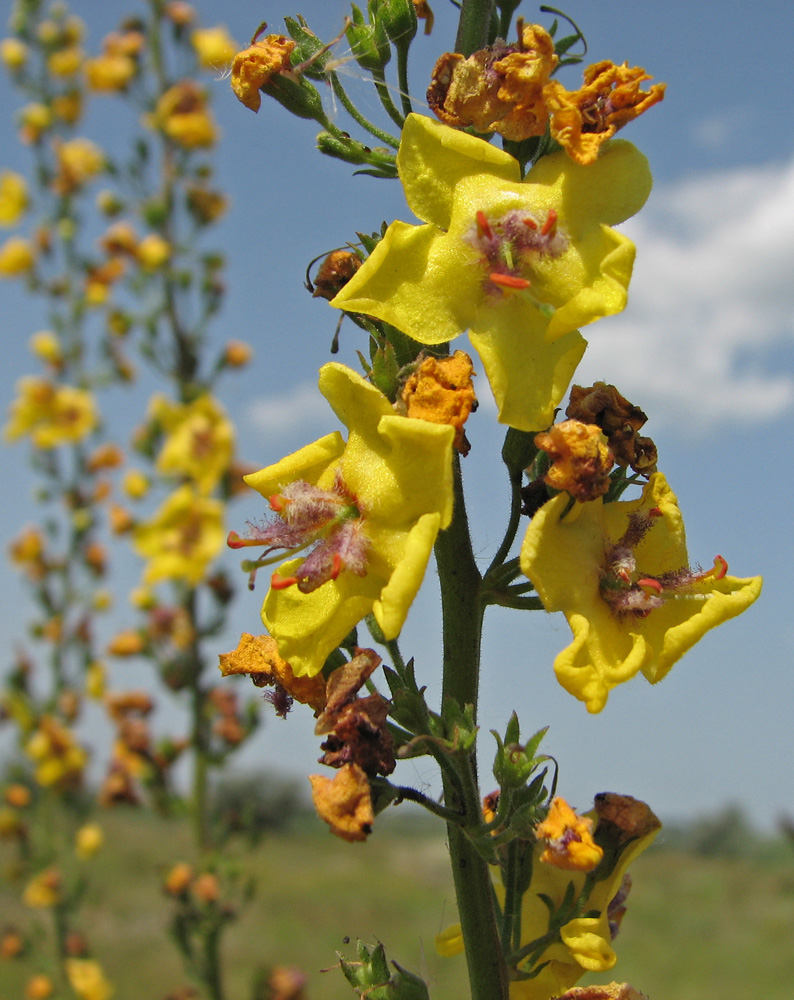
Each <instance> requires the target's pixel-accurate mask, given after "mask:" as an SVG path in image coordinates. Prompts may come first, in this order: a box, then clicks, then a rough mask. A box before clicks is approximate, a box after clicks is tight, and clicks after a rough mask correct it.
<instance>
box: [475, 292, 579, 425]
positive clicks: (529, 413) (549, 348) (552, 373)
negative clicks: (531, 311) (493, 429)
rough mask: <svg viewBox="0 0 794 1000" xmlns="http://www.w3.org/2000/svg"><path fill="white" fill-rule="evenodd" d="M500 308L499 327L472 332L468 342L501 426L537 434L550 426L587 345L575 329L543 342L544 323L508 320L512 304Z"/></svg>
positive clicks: (493, 325)
mask: <svg viewBox="0 0 794 1000" xmlns="http://www.w3.org/2000/svg"><path fill="white" fill-rule="evenodd" d="M504 306H505V307H506V308H505V309H504V312H503V313H502V314H499V317H498V322H497V323H494V324H492V325H489V327H488V328H487V329H483V330H478V331H477V332H476V333H475V332H474V331H471V332H470V334H469V339H470V340H471V342H472V344H473V345H474V348H475V349H476V351H477V353H478V354H479V356H480V360H481V361H482V364H483V368H484V369H485V373H486V375H487V376H488V382H489V383H490V386H491V391H492V392H493V394H494V399H495V400H496V405H497V406H498V408H499V421H500V423H503V424H508V425H509V426H510V427H516V428H518V430H522V431H537V430H541V429H542V428H544V427H548V426H549V424H551V423H552V422H553V420H554V410H555V409H556V407H558V406H559V405H560V402H561V400H562V398H563V396H564V395H565V393H566V392H567V390H568V386H569V384H570V381H571V378H572V377H573V373H574V372H575V371H576V367H577V365H578V364H579V362H580V361H581V360H582V355H583V354H584V352H585V348H586V347H587V341H586V340H585V339H584V338H583V337H582V336H581V334H579V333H578V332H577V331H575V330H574V331H573V332H571V333H566V334H564V335H563V336H561V337H558V338H557V339H556V340H555V341H554V343H551V344H550V343H547V342H546V340H545V329H544V324H542V323H540V322H538V323H535V324H532V323H527V322H526V318H525V316H518V317H516V319H515V321H514V322H512V321H511V320H512V313H513V309H512V303H511V302H505V303H504ZM516 311H518V310H516ZM522 320H523V322H522Z"/></svg>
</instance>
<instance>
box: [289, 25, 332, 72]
mask: <svg viewBox="0 0 794 1000" xmlns="http://www.w3.org/2000/svg"><path fill="white" fill-rule="evenodd" d="M284 23H285V24H286V26H287V32H288V33H289V36H290V38H291V39H292V40H293V42H295V48H294V49H293V50H292V55H291V56H290V61H291V63H292V65H293V66H298V65H303V69H302V71H301V72H302V73H303V75H304V76H308V77H310V78H311V79H312V80H323V79H325V64H326V63H327V62H328V60H329V59H330V58H331V53H330V51H325V52H323V49H324V48H326V46H325V43H324V42H323V41H322V39H321V38H318V37H317V35H315V33H314V32H313V31H312V30H311V29H310V28H309V27H308V25H307V24H306V23H305V22H304V20H303V18H300V19H299V20H298V21H296V20H295V18H294V17H285V18H284ZM320 53H322V55H321V54H320ZM306 63H309V65H305V64H306Z"/></svg>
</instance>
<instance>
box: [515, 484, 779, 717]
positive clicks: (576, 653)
mask: <svg viewBox="0 0 794 1000" xmlns="http://www.w3.org/2000/svg"><path fill="white" fill-rule="evenodd" d="M568 503H569V500H568V497H567V496H566V495H565V494H560V495H559V496H557V497H555V498H554V499H553V500H551V501H549V502H548V503H547V504H545V505H544V506H543V507H541V508H540V510H539V511H538V512H537V513H536V514H535V516H534V517H533V518H532V521H531V522H530V525H529V530H528V531H527V534H526V537H525V539H524V544H523V546H522V549H521V569H522V571H523V572H524V573H525V574H526V575H527V576H528V577H529V578H530V580H531V581H532V583H533V584H534V585H535V589H536V590H537V592H538V595H539V596H540V599H541V600H542V601H543V605H544V607H545V608H546V610H547V611H562V612H564V614H565V617H566V618H567V619H568V624H569V625H570V627H571V631H572V632H573V636H574V640H573V642H572V643H571V645H570V646H568V648H567V649H564V650H563V651H562V652H561V653H560V654H559V655H558V656H557V658H556V660H555V662H554V669H555V672H556V674H557V679H558V680H559V682H560V683H561V684H562V686H563V687H564V688H565V689H566V690H567V691H569V692H570V693H571V694H573V695H575V696H576V697H577V698H579V699H580V700H581V701H584V702H585V704H586V706H587V710H588V711H589V712H600V711H601V709H602V708H603V707H604V705H605V704H606V701H607V696H608V694H609V692H610V690H611V689H612V688H613V687H616V686H617V685H618V684H621V683H623V681H627V680H629V679H630V678H632V677H633V676H634V675H635V674H636V673H638V672H639V671H640V670H641V671H642V673H643V674H644V675H645V677H646V678H647V679H648V680H649V681H650V682H651V683H652V684H655V683H656V682H657V681H660V680H661V679H662V678H663V677H664V676H665V675H666V674H667V672H668V671H669V670H670V668H671V667H672V665H673V664H674V663H675V662H676V660H678V659H679V658H680V657H681V656H682V655H683V654H684V653H685V652H686V651H687V650H688V649H689V648H690V647H691V646H694V644H695V643H696V642H698V641H699V640H700V639H701V638H702V637H703V636H704V635H705V633H706V632H707V631H708V630H709V629H711V628H714V627H715V626H716V625H720V624H721V623H722V622H724V621H727V619H728V618H733V617H734V616H735V615H738V614H741V612H742V611H744V610H745V609H746V608H748V607H749V606H750V605H751V604H752V603H753V602H754V601H755V600H756V598H757V597H758V595H759V594H760V593H761V577H760V576H756V577H751V578H749V579H737V578H736V577H733V576H726V575H725V573H726V571H727V564H726V563H725V560H724V559H722V557H721V556H718V557H717V559H716V560H715V568H714V569H713V570H711V571H709V572H708V573H699V572H695V571H693V570H690V569H689V557H688V555H687V549H686V540H685V535H684V524H683V520H682V518H681V512H680V511H679V509H678V501H677V500H676V497H675V495H674V494H673V492H672V490H671V489H670V487H669V486H668V485H667V481H666V479H665V478H664V476H662V475H661V474H660V473H654V475H653V476H651V479H650V480H649V482H648V484H647V486H646V487H645V489H644V491H643V494H642V496H641V497H640V499H638V500H631V501H621V502H618V503H608V504H605V503H604V502H603V500H602V499H601V498H599V499H597V500H592V501H591V502H589V503H585V504H576V505H575V506H574V507H573V509H571V510H570V511H568V513H567V514H566V513H565V511H566V508H567V505H568Z"/></svg>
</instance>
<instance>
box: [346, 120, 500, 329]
mask: <svg viewBox="0 0 794 1000" xmlns="http://www.w3.org/2000/svg"><path fill="white" fill-rule="evenodd" d="M461 134H462V133H461ZM481 280H482V276H481V275H480V274H479V273H478V271H477V270H475V269H473V268H472V266H471V253H470V249H469V248H468V247H466V246H465V245H464V244H463V243H462V242H460V241H451V240H448V239H446V238H444V235H443V234H442V233H441V232H440V231H439V230H438V229H437V228H436V227H435V226H409V225H407V224H406V223H404V222H393V223H392V224H391V225H390V226H389V228H388V229H387V230H386V234H385V236H384V237H383V239H382V240H381V241H380V243H379V244H378V245H377V246H376V247H375V249H374V250H373V252H372V254H371V255H370V256H369V257H368V258H367V261H366V263H365V265H364V267H362V268H361V269H360V270H359V271H358V272H357V273H356V274H355V275H354V276H353V278H351V279H350V281H349V282H348V283H347V284H346V285H345V286H344V288H342V290H341V291H340V292H339V294H338V295H336V297H335V298H333V299H332V300H331V305H332V306H334V307H335V308H337V309H345V310H347V311H348V312H360V313H364V314H366V315H367V316H374V317H375V318H376V319H380V320H383V321H384V322H386V323H391V325H392V326H396V327H397V329H398V330H402V331H403V332H405V333H408V334H409V335H410V336H412V337H413V338H414V339H415V340H418V341H420V343H423V344H443V343H446V341H448V340H452V339H453V338H454V337H457V336H458V335H459V334H460V333H462V332H463V331H464V330H465V329H466V328H467V327H468V326H469V323H470V322H471V320H472V318H473V305H474V300H475V296H476V295H477V293H478V290H479V285H480V282H481Z"/></svg>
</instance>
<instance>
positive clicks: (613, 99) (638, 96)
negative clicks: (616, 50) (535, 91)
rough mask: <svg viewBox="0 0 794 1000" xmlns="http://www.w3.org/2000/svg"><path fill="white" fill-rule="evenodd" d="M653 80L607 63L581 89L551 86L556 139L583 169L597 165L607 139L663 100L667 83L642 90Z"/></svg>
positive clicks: (548, 98) (588, 74) (547, 93)
mask: <svg viewBox="0 0 794 1000" xmlns="http://www.w3.org/2000/svg"><path fill="white" fill-rule="evenodd" d="M651 79H652V77H651V76H650V74H648V73H646V72H645V70H644V69H641V68H640V67H639V66H634V67H630V66H629V65H628V63H623V65H622V66H616V65H615V64H614V63H612V62H610V61H609V60H608V59H605V60H604V61H603V62H598V63H593V65H592V66H588V67H587V69H586V70H585V71H584V81H583V84H582V88H581V89H580V90H566V89H565V87H563V86H562V84H561V83H557V81H556V80H552V81H550V82H549V83H547V84H546V86H545V87H544V88H543V98H544V101H545V102H546V105H547V107H548V110H549V112H550V113H551V122H550V127H551V136H552V138H553V139H555V140H556V141H557V142H558V143H559V144H560V145H561V146H562V148H563V149H564V150H565V152H566V153H567V154H568V155H569V156H570V157H571V159H572V160H575V161H576V162H577V163H581V164H582V165H583V166H585V165H587V164H589V163H593V162H594V161H595V160H596V159H598V153H599V150H600V149H601V145H602V144H603V143H604V142H606V140H607V139H611V138H612V136H613V135H614V134H615V133H616V132H617V131H618V129H621V128H623V126H624V125H627V124H628V123H629V122H630V121H632V120H633V119H634V118H637V117H638V116H639V115H641V114H642V113H643V111H647V110H648V108H650V107H652V106H653V105H654V104H657V103H658V102H659V101H661V100H662V98H663V97H664V91H665V84H663V83H655V84H654V85H653V86H652V87H651V88H650V89H649V90H640V84H641V83H643V82H644V81H645V80H651Z"/></svg>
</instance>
